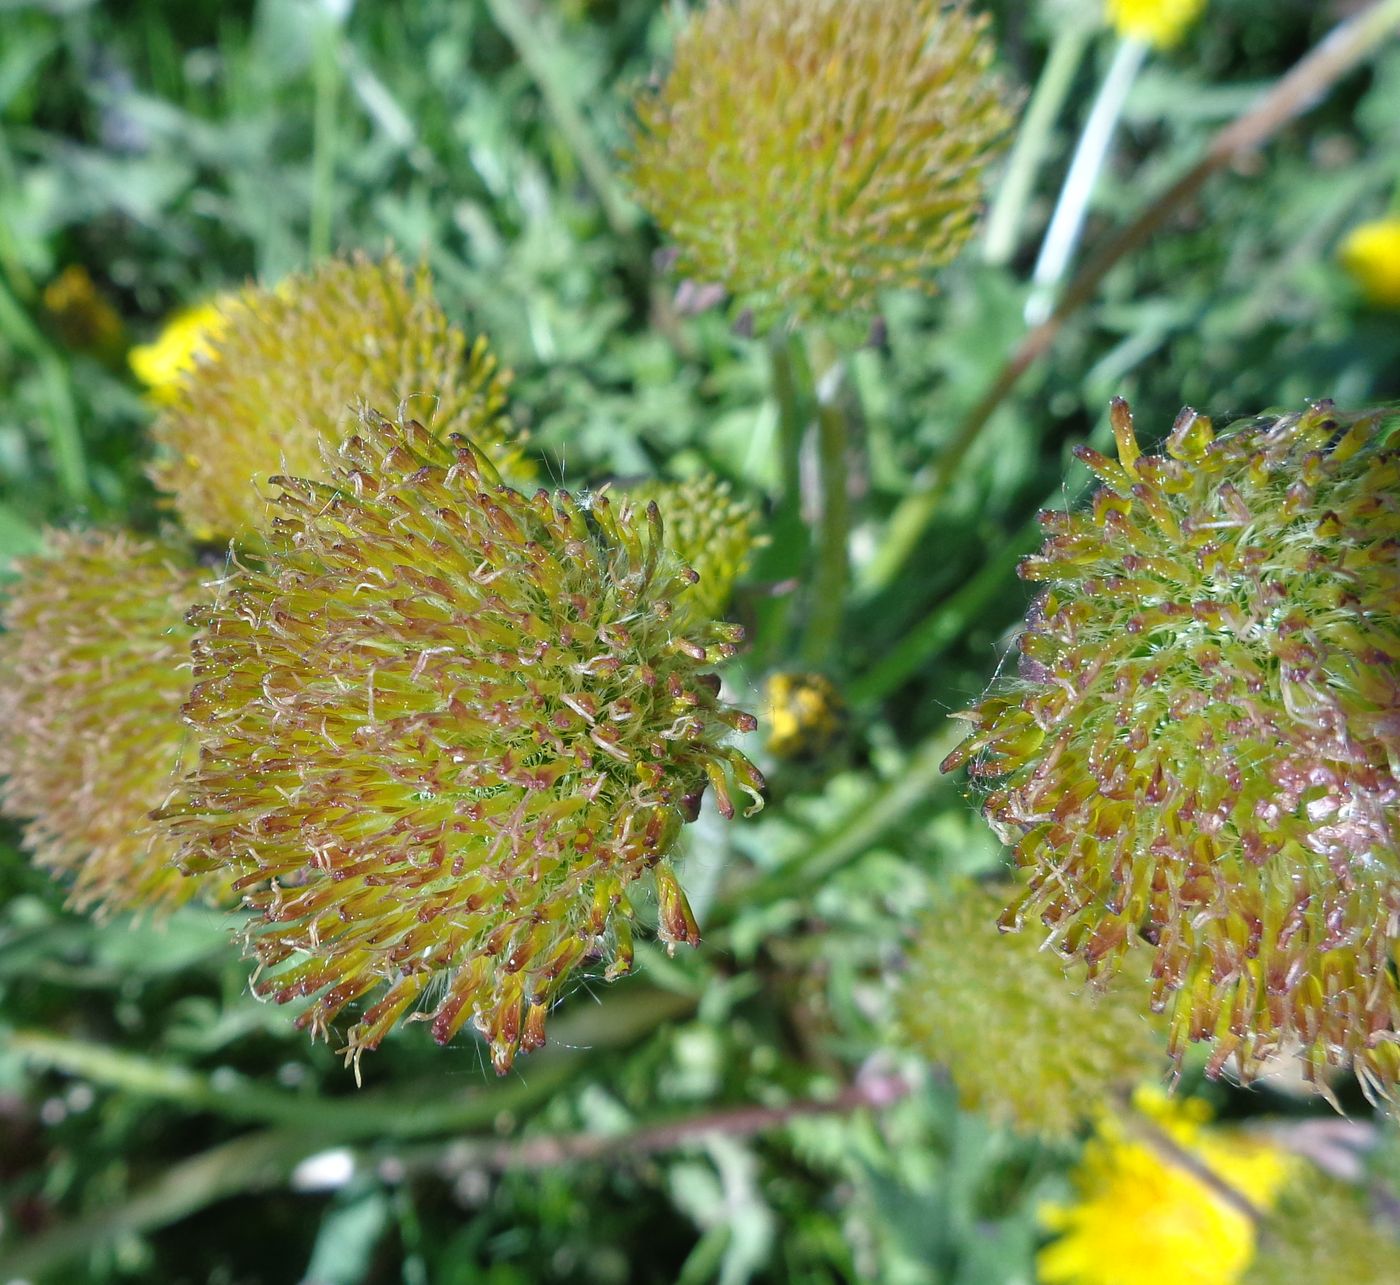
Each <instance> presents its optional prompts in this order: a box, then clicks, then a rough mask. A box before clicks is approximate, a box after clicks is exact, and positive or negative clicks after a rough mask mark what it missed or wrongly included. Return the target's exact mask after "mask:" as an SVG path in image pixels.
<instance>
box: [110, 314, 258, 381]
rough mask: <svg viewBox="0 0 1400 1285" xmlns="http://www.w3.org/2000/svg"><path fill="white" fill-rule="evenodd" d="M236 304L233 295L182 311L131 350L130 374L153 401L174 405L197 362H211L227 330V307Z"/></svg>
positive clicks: (129, 359)
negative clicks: (142, 385)
mask: <svg viewBox="0 0 1400 1285" xmlns="http://www.w3.org/2000/svg"><path fill="white" fill-rule="evenodd" d="M236 300H237V296H236V295H232V294H221V295H215V296H214V297H213V298H212V299H207V300H205V302H203V303H197V304H195V305H194V306H193V307H190V308H183V309H181V310H180V311H179V312H177V313H176V314H175V315H174V316H173V317H171V318H170V320H169V321H167V322H166V323H165V325H164V327H162V329H161V332H160V334H158V335H157V336H156V337H155V338H154V339H153V340H152V341H151V342H150V343H148V344H138V345H137V346H136V347H135V348H133V349H132V350H131V353H130V355H129V356H128V358H127V360H128V361H129V362H130V363H131V371H132V374H134V375H135V376H136V378H137V379H139V380H140V381H141V382H142V383H143V384H145V385H146V387H147V389H148V390H149V392H150V395H151V399H152V400H153V401H156V402H160V403H161V404H166V403H169V402H172V401H174V400H175V395H176V392H177V391H178V390H179V387H180V385H181V383H182V382H183V381H184V378H185V376H186V375H187V374H188V373H189V372H190V371H192V370H194V368H195V367H196V366H197V365H199V363H200V362H204V361H210V360H212V359H213V358H214V356H215V353H216V345H217V343H218V341H219V338H220V337H221V336H222V335H223V333H224V330H225V329H226V328H227V326H228V310H229V306H230V305H231V304H232V303H234V302H236Z"/></svg>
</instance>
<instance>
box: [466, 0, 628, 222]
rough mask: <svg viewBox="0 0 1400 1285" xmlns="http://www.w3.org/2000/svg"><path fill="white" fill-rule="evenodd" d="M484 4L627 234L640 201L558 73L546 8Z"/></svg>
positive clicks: (518, 2) (502, 0) (606, 209)
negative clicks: (622, 183) (625, 189)
mask: <svg viewBox="0 0 1400 1285" xmlns="http://www.w3.org/2000/svg"><path fill="white" fill-rule="evenodd" d="M486 7H487V9H489V10H490V12H491V17H492V19H493V20H494V21H495V23H496V26H497V27H499V28H500V29H501V32H502V33H503V34H504V35H505V37H506V39H507V40H509V41H510V43H511V45H512V46H513V47H514V49H515V52H516V54H517V55H518V56H519V58H520V61H521V63H522V64H523V65H524V67H525V70H526V71H528V72H529V73H530V75H531V77H532V78H533V79H534V82H535V85H536V86H537V87H538V89H539V91H540V96H541V97H542V98H543V99H544V105H545V109H546V110H547V111H548V112H549V114H550V115H551V116H552V117H553V118H554V123H555V125H556V126H558V128H559V132H560V133H561V134H562V135H563V136H564V141H565V142H567V143H568V144H569V147H570V148H571V149H572V150H573V153H574V157H575V159H576V160H577V161H578V167H579V169H580V170H581V171H582V172H583V177H584V178H585V179H586V180H587V181H588V185H589V187H591V188H592V189H593V194H594V195H595V196H596V197H597V198H598V204H599V205H601V206H602V208H603V217H604V218H605V219H606V220H607V222H608V227H610V228H611V229H612V230H613V232H614V233H615V234H616V235H618V236H627V235H628V234H629V233H631V231H632V229H633V228H634V227H635V226H636V224H637V210H636V207H635V206H633V205H632V204H631V203H630V202H629V201H627V199H626V198H625V197H624V196H623V195H622V190H621V188H620V187H619V186H618V183H617V180H616V178H615V177H614V176H613V172H612V167H611V166H610V165H609V163H608V158H607V154H606V153H605V152H604V151H603V149H602V148H601V147H599V146H598V144H597V142H596V141H595V140H594V138H593V130H592V128H591V127H590V125H589V123H588V121H587V120H586V119H585V118H584V114H583V110H582V108H581V107H580V106H579V104H578V103H577V102H576V101H575V100H574V97H573V95H572V94H570V93H569V90H568V77H567V76H564V75H562V74H561V73H560V61H561V59H560V56H559V50H558V48H557V46H556V45H555V43H554V42H553V41H552V40H551V38H550V34H549V32H548V30H547V27H546V19H545V16H544V14H542V13H541V12H540V11H539V7H538V6H537V5H536V4H535V3H533V2H532V0H486Z"/></svg>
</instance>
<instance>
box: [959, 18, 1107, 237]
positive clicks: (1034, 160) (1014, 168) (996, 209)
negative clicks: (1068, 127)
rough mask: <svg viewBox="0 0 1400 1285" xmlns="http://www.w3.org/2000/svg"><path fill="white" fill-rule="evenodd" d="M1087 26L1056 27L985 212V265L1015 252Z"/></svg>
mask: <svg viewBox="0 0 1400 1285" xmlns="http://www.w3.org/2000/svg"><path fill="white" fill-rule="evenodd" d="M1092 30H1093V28H1092V27H1090V26H1088V25H1087V24H1083V23H1078V22H1072V21H1066V22H1064V23H1063V24H1062V25H1061V26H1059V27H1058V28H1057V29H1056V31H1055V37H1054V41H1053V43H1052V44H1051V46H1050V55H1049V57H1048V58H1047V59H1046V60H1045V67H1044V68H1043V69H1042V71H1041V73H1040V79H1039V80H1038V81H1037V82H1036V86H1035V92H1034V93H1033V94H1032V95H1031V101H1030V104H1029V105H1028V106H1027V108H1026V115H1025V118H1024V119H1023V121H1022V123H1021V130H1020V133H1019V134H1018V135H1017V137H1016V145H1015V147H1013V148H1012V150H1011V159H1010V160H1009V161H1007V164H1006V173H1005V175H1004V176H1003V177H1002V180H1001V183H1000V185H999V186H998V188H997V194H996V199H995V200H994V201H993V203H992V209H991V213H990V214H988V216H987V232H986V239H985V241H984V243H983V249H982V257H983V258H984V259H986V261H987V262H988V263H996V264H1000V263H1005V262H1006V261H1007V260H1008V259H1010V258H1011V256H1012V255H1013V254H1015V253H1016V246H1017V242H1018V240H1019V237H1020V231H1021V219H1022V216H1023V215H1024V214H1025V212H1026V205H1027V203H1028V201H1029V199H1030V194H1031V189H1032V187H1034V185H1035V176H1036V172H1037V171H1038V170H1039V169H1040V163H1041V161H1042V160H1043V159H1044V156H1045V153H1046V152H1047V151H1048V150H1049V148H1050V143H1051V138H1052V136H1053V133H1054V129H1055V122H1056V121H1057V120H1058V119H1059V116H1060V111H1061V109H1062V108H1063V107H1064V104H1065V99H1066V98H1067V97H1069V91H1070V88H1071V86H1073V84H1074V77H1075V74H1076V73H1077V72H1078V71H1079V64H1080V62H1082V61H1083V58H1084V50H1085V47H1086V46H1087V45H1088V43H1089V35H1090V33H1091V31H1092Z"/></svg>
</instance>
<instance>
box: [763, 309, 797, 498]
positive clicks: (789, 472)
mask: <svg viewBox="0 0 1400 1285" xmlns="http://www.w3.org/2000/svg"><path fill="white" fill-rule="evenodd" d="M768 361H769V387H770V388H771V390H772V393H773V400H774V402H776V403H777V407H778V435H777V436H778V440H777V446H778V476H779V479H780V485H781V486H782V499H781V501H780V504H779V510H778V511H779V514H780V515H782V514H787V513H792V514H797V513H799V512H800V511H801V507H802V460H801V456H802V405H801V401H800V399H799V397H798V391H797V373H796V370H795V368H794V366H795V363H794V361H793V352H792V336H791V335H790V334H789V333H788V332H787V331H786V330H784V329H783V328H782V327H780V326H775V327H774V328H773V333H772V334H771V335H770V336H769V340H768Z"/></svg>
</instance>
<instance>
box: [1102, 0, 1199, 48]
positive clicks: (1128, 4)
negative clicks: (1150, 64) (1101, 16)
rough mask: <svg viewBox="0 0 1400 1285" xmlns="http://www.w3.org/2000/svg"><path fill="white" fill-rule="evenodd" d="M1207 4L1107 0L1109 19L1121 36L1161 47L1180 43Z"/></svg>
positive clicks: (1183, 0) (1196, 0)
mask: <svg viewBox="0 0 1400 1285" xmlns="http://www.w3.org/2000/svg"><path fill="white" fill-rule="evenodd" d="M1205 7H1206V0H1106V8H1107V11H1108V20H1109V22H1111V23H1112V24H1113V25H1114V27H1115V28H1116V29H1117V31H1118V34H1119V35H1120V36H1125V37H1129V38H1131V39H1135V40H1145V41H1147V42H1148V44H1151V45H1155V46H1156V47H1157V48H1158V49H1170V48H1171V47H1172V46H1173V45H1178V44H1180V43H1181V40H1182V38H1183V37H1184V36H1185V35H1186V33H1187V31H1188V30H1189V29H1190V27H1191V25H1192V24H1193V23H1194V22H1195V21H1196V19H1197V18H1199V17H1200V16H1201V12H1202V10H1204V9H1205Z"/></svg>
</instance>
